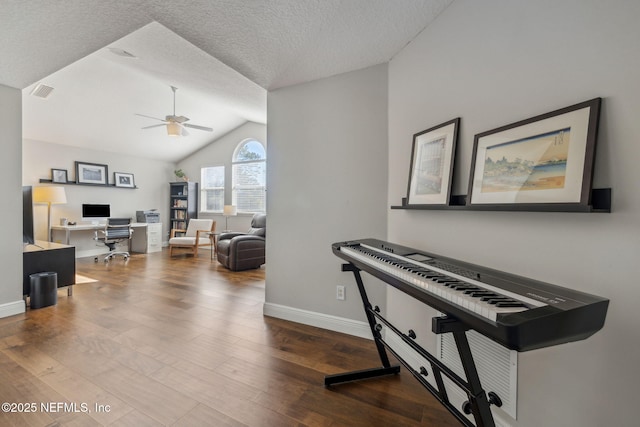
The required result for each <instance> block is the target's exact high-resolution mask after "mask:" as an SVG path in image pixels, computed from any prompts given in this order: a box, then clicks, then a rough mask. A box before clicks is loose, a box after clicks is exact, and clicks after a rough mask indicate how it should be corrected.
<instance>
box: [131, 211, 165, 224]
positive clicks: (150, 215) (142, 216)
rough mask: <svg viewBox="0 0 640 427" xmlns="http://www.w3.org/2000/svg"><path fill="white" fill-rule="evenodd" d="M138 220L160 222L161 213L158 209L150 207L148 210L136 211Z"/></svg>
mask: <svg viewBox="0 0 640 427" xmlns="http://www.w3.org/2000/svg"><path fill="white" fill-rule="evenodd" d="M136 222H147V223H156V222H160V214H159V213H158V210H157V209H150V210H148V211H136Z"/></svg>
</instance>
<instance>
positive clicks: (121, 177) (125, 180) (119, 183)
mask: <svg viewBox="0 0 640 427" xmlns="http://www.w3.org/2000/svg"><path fill="white" fill-rule="evenodd" d="M113 182H114V184H115V186H116V187H125V188H135V187H136V184H135V182H134V180H133V174H132V173H125V172H114V173H113Z"/></svg>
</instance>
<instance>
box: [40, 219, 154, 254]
mask: <svg viewBox="0 0 640 427" xmlns="http://www.w3.org/2000/svg"><path fill="white" fill-rule="evenodd" d="M147 226H150V227H147ZM104 228H105V224H77V225H52V226H51V235H52V237H53V238H52V240H54V241H57V242H60V243H64V244H66V245H73V246H76V249H77V250H76V256H77V257H78V258H82V257H87V256H96V255H101V254H103V253H105V248H106V246H104V245H101V246H96V242H95V240H94V239H93V237H94V233H95V232H96V231H97V230H104ZM131 228H133V235H132V236H131V240H130V242H129V246H130V247H129V250H130V251H132V252H135V251H137V252H152V251H155V248H156V247H155V246H151V243H154V244H156V243H157V247H158V248H160V249H159V250H161V249H162V224H161V223H152V224H147V223H146V222H132V223H131ZM148 228H149V229H148ZM150 232H153V236H150V235H148V234H149V233H150ZM83 233H84V234H85V238H84V239H75V240H76V241H74V239H73V235H74V234H75V235H77V236H80V237H81V236H82V234H83ZM60 235H62V238H60ZM87 235H88V236H87ZM89 236H90V238H89ZM150 237H151V238H150ZM138 240H143V243H140V244H138ZM89 241H90V243H89ZM147 242H149V245H148V244H147ZM83 243H84V244H83ZM140 248H153V250H150V249H145V250H143V249H140Z"/></svg>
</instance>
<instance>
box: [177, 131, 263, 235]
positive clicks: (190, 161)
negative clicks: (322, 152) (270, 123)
mask: <svg viewBox="0 0 640 427" xmlns="http://www.w3.org/2000/svg"><path fill="white" fill-rule="evenodd" d="M250 138H251V139H255V140H257V141H259V142H261V143H262V144H263V145H264V146H265V147H266V146H267V127H266V126H265V125H263V124H260V123H254V122H246V123H245V124H243V125H242V126H239V127H237V128H235V129H234V130H232V131H231V132H229V133H227V134H226V135H223V136H221V137H220V138H218V139H217V140H215V141H214V142H212V143H211V144H209V145H207V146H206V147H204V148H202V149H201V150H198V151H196V152H195V153H193V154H191V155H190V156H189V157H187V158H185V159H183V160H181V161H180V162H178V166H177V168H178V169H182V170H183V171H184V172H185V174H186V175H187V176H188V177H189V180H190V181H196V182H198V187H199V188H201V185H202V183H201V181H200V169H202V168H203V167H211V166H224V167H225V168H224V172H225V192H224V203H225V205H230V204H231V200H232V193H231V182H232V168H231V163H232V161H231V160H232V157H233V152H234V150H235V149H236V147H237V146H238V144H240V142H242V141H244V140H246V139H250ZM267 161H268V159H267ZM198 201H200V197H198ZM198 211H200V207H199V206H198ZM198 217H199V218H212V219H214V220H215V221H216V230H219V231H221V230H224V227H225V217H224V216H223V215H222V214H220V215H216V214H210V213H202V212H198ZM252 217H253V215H251V214H239V215H238V216H235V217H229V218H228V221H227V223H228V226H229V230H235V231H246V230H248V229H249V227H250V226H251V218H252Z"/></svg>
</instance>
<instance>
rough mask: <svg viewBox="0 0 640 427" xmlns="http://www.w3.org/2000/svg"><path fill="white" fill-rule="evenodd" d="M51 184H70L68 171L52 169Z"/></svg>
mask: <svg viewBox="0 0 640 427" xmlns="http://www.w3.org/2000/svg"><path fill="white" fill-rule="evenodd" d="M51 182H54V183H56V184H66V183H67V182H69V180H68V178H67V170H66V169H53V168H52V169H51Z"/></svg>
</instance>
